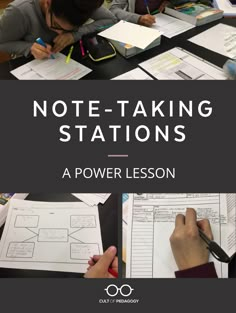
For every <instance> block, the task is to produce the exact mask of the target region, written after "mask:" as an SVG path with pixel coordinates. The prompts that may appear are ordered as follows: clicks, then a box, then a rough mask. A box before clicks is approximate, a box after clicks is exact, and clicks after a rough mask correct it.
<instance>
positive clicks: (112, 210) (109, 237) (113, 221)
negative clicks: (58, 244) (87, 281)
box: [0, 193, 119, 278]
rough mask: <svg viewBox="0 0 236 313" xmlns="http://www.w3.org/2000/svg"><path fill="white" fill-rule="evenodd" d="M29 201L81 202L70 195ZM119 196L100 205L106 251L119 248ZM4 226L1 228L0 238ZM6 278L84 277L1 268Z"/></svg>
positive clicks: (40, 196)
mask: <svg viewBox="0 0 236 313" xmlns="http://www.w3.org/2000/svg"><path fill="white" fill-rule="evenodd" d="M26 199H27V200H33V201H48V202H74V201H80V200H79V199H77V198H75V197H74V196H72V194H70V193H61V194H58V193H30V194H29V195H28V197H27V198H26ZM118 201H119V200H118V195H117V194H112V195H111V196H110V197H109V199H107V201H106V202H105V203H104V204H103V205H102V204H99V205H98V211H99V218H100V225H101V235H102V243H103V249H104V251H105V250H106V249H107V248H108V247H109V246H111V245H114V246H116V247H118V230H117V228H118ZM3 228H4V226H2V227H1V228H0V237H1V235H2V231H3ZM3 277H4V278H6V277H79V278H81V277H83V274H79V273H66V272H53V271H37V270H18V269H6V268H0V278H3Z"/></svg>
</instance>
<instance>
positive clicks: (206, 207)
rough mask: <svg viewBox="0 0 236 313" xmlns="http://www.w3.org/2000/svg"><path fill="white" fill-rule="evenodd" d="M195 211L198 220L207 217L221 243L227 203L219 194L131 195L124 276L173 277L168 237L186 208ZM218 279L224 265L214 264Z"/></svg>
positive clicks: (175, 268)
mask: <svg viewBox="0 0 236 313" xmlns="http://www.w3.org/2000/svg"><path fill="white" fill-rule="evenodd" d="M188 207H192V208H194V209H196V211H197V215H198V219H203V218H208V219H209V220H210V223H211V227H212V231H213V234H214V239H215V241H216V242H218V243H219V244H221V226H222V225H227V201H226V195H225V194H219V193H211V194H210V193H202V194H201V193H199V194H194V193H178V194H174V193H172V194H167V193H159V194H157V193H156V194H150V193H149V194H146V193H143V194H133V195H130V197H129V213H128V214H129V216H128V233H127V263H126V276H127V277H131V278H138V277H140V278H152V277H174V276H175V275H174V272H175V271H176V270H178V269H177V266H176V263H175V260H174V257H173V254H172V251H171V247H170V243H169V238H170V236H171V234H172V232H173V231H174V227H175V217H176V215H177V214H179V213H183V214H184V213H185V211H186V208H188ZM211 260H212V261H214V262H215V267H216V270H217V273H218V276H219V277H223V276H225V275H227V273H226V270H225V266H224V265H222V263H220V262H218V261H215V259H213V258H211Z"/></svg>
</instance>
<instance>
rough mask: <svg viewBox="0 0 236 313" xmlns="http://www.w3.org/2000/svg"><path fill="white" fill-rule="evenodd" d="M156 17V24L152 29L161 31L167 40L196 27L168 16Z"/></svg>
mask: <svg viewBox="0 0 236 313" xmlns="http://www.w3.org/2000/svg"><path fill="white" fill-rule="evenodd" d="M154 16H155V17H156V23H155V24H153V26H152V28H153V29H157V30H159V31H160V32H162V33H163V36H165V37H167V38H172V37H174V36H177V35H179V34H182V33H184V32H186V31H187V30H189V29H192V28H194V27H195V25H192V24H190V23H187V22H185V21H182V20H179V19H177V18H175V17H172V16H169V15H167V14H162V13H158V14H156V15H154Z"/></svg>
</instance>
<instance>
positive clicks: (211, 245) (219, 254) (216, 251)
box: [198, 227, 231, 263]
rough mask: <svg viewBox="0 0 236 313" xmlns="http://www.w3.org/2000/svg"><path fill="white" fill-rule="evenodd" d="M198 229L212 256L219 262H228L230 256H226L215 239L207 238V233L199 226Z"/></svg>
mask: <svg viewBox="0 0 236 313" xmlns="http://www.w3.org/2000/svg"><path fill="white" fill-rule="evenodd" d="M198 230H199V235H200V237H201V238H202V240H204V241H205V243H206V244H207V248H208V249H209V251H210V253H211V254H212V255H213V257H214V258H216V259H217V260H218V261H220V262H223V263H229V262H230V261H231V258H230V257H229V256H228V254H227V253H226V252H225V251H224V250H223V249H222V248H221V247H220V246H219V245H218V244H217V243H216V242H215V241H213V240H211V239H210V238H208V237H207V235H205V234H204V232H203V231H202V230H201V229H200V228H199V227H198Z"/></svg>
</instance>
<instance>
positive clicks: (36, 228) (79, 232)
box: [0, 200, 103, 273]
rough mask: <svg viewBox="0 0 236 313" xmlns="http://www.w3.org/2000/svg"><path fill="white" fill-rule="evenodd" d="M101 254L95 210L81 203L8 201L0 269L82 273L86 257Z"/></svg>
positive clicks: (96, 211) (85, 265) (100, 240)
mask: <svg viewBox="0 0 236 313" xmlns="http://www.w3.org/2000/svg"><path fill="white" fill-rule="evenodd" d="M102 253H103V247H102V238H101V230H100V222H99V215H98V208H97V207H90V206H88V205H86V204H85V203H83V202H68V203H67V202H62V203H55V202H34V201H23V200H12V201H11V202H10V206H9V212H8V216H7V221H6V224H5V228H4V232H3V235H2V239H1V243H0V267H6V268H19V269H35V270H50V271H64V272H77V273H85V272H86V270H87V267H88V260H89V258H90V257H92V256H93V255H95V254H102Z"/></svg>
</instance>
